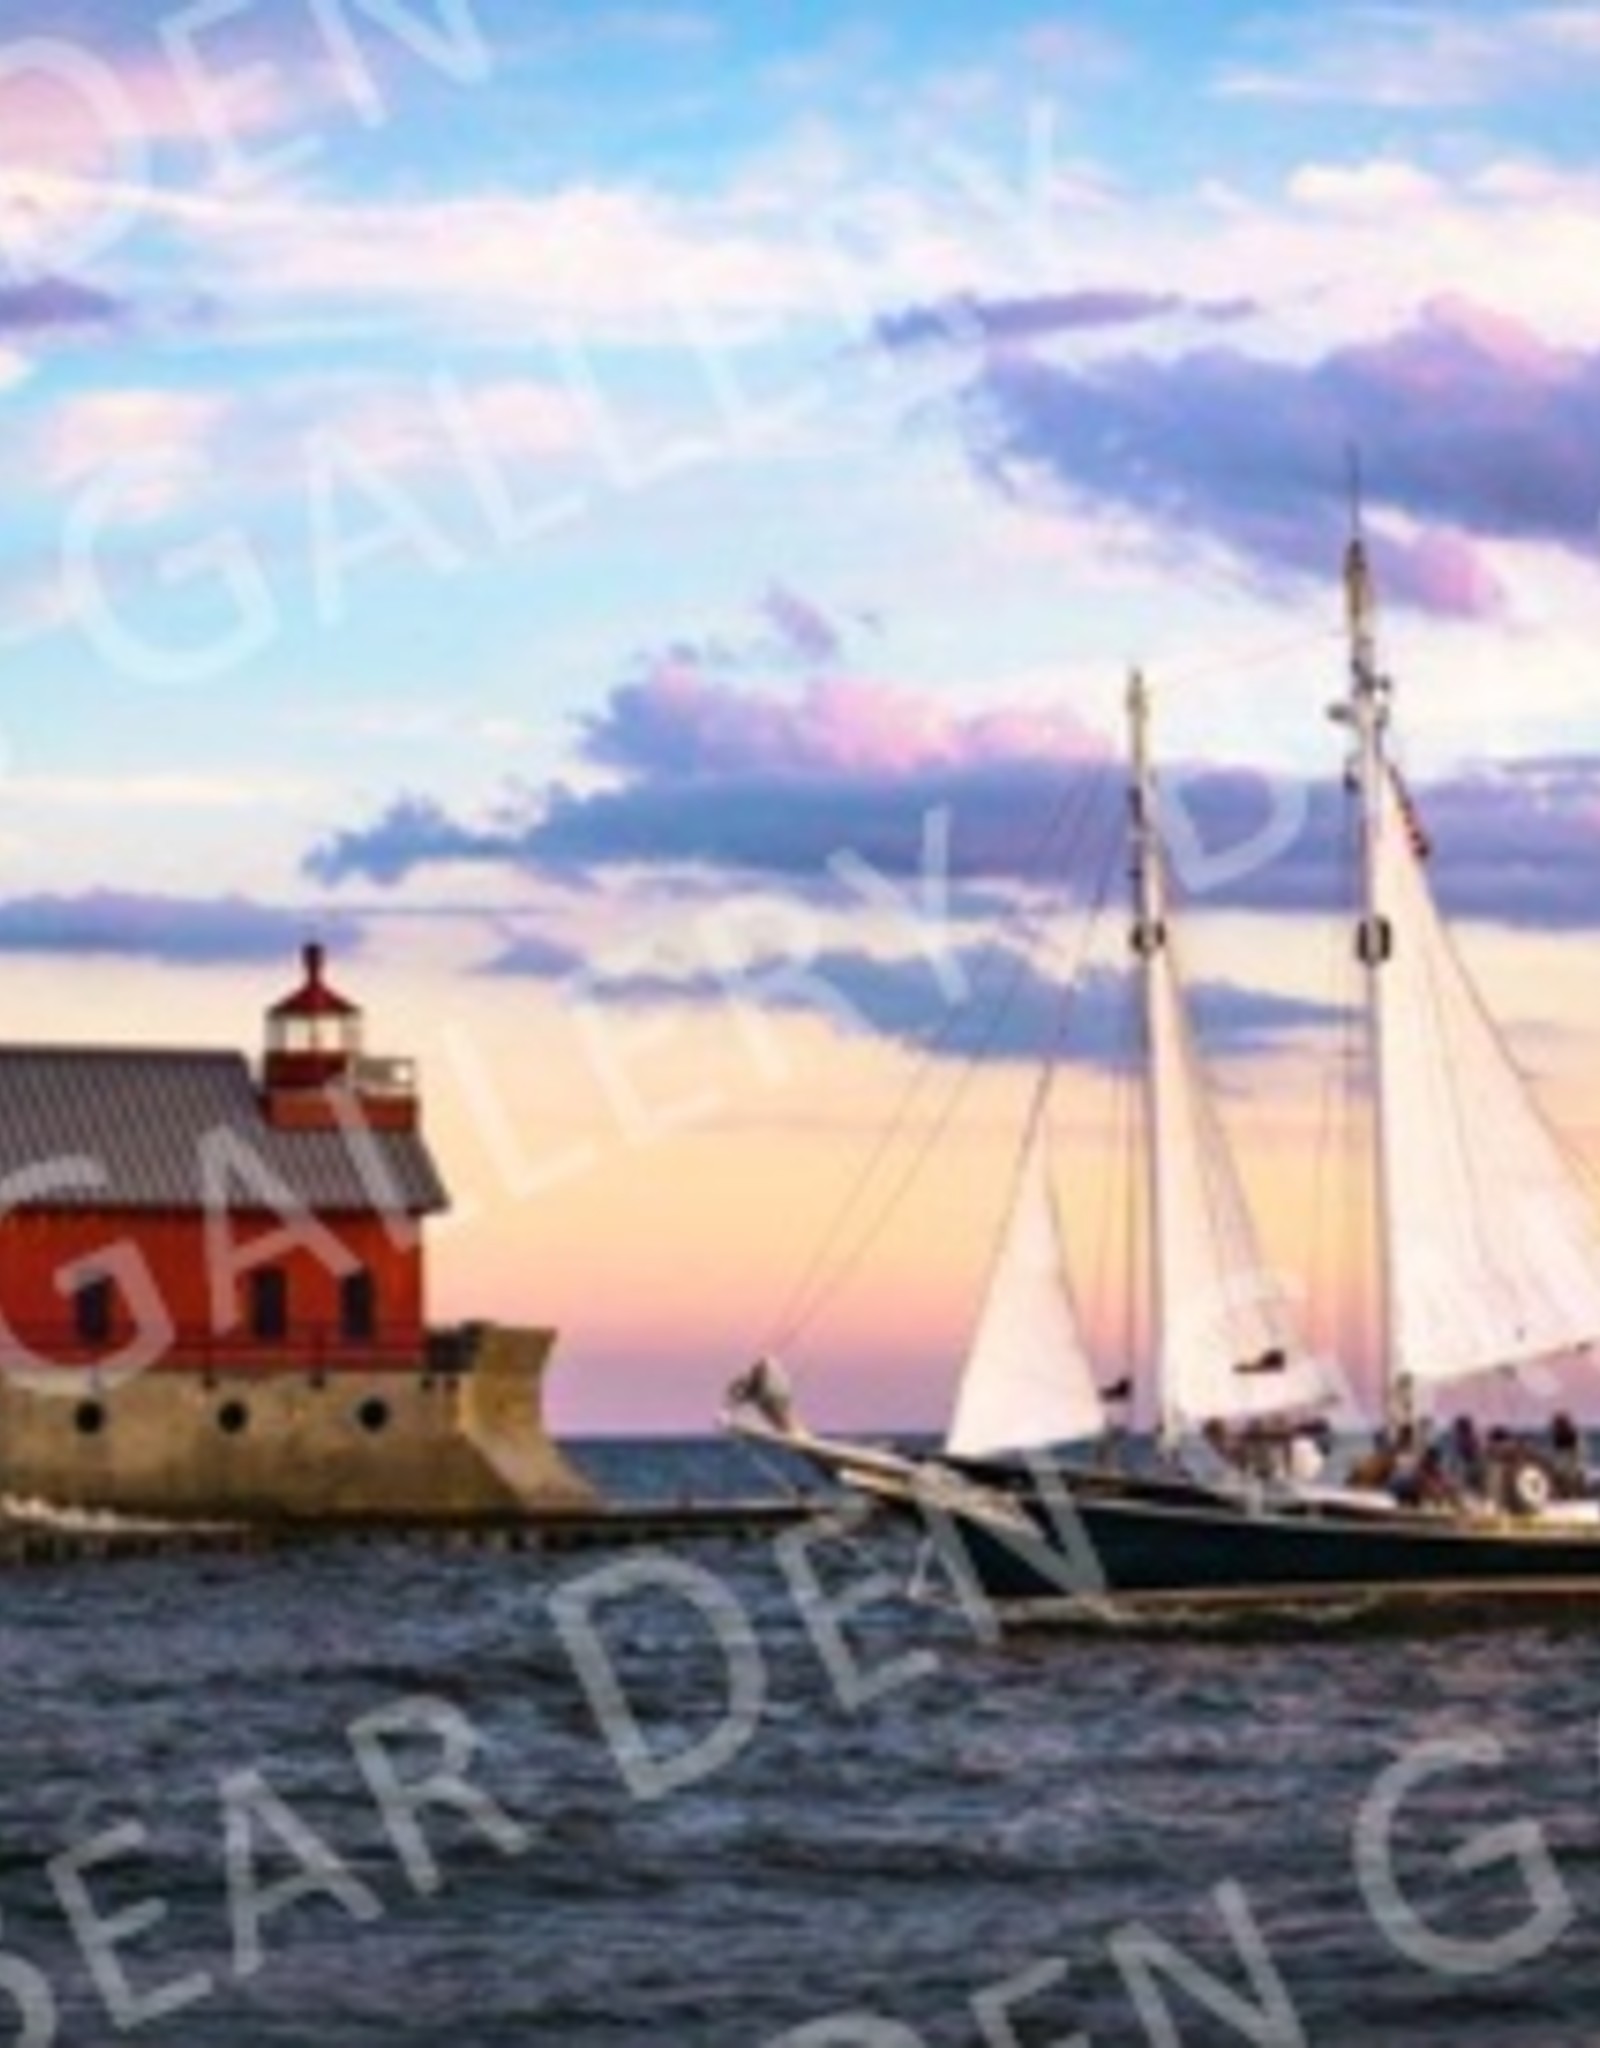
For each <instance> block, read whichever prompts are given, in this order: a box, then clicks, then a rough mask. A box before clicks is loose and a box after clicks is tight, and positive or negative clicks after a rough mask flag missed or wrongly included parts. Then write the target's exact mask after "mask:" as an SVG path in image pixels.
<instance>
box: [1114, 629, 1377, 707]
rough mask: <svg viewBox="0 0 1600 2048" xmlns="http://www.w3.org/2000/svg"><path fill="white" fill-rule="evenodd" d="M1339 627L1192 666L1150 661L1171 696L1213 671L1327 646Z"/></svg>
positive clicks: (1263, 664) (1244, 668)
mask: <svg viewBox="0 0 1600 2048" xmlns="http://www.w3.org/2000/svg"><path fill="white" fill-rule="evenodd" d="M1343 638H1344V631H1343V628H1342V627H1335V626H1319V627H1317V628H1316V629H1315V630H1314V631H1312V632H1305V633H1296V634H1295V636H1294V638H1293V639H1292V640H1277V641H1273V642H1270V643H1268V642H1262V643H1261V644H1260V645H1258V646H1255V647H1252V648H1249V649H1247V650H1246V651H1245V652H1243V653H1241V654H1235V655H1232V656H1228V655H1220V656H1217V657H1215V658H1208V659H1207V660H1205V661H1203V662H1196V663H1195V664H1194V666H1193V667H1191V668H1172V669H1169V668H1167V667H1166V666H1165V665H1164V664H1157V663H1152V664H1151V667H1152V669H1155V668H1157V667H1159V669H1160V674H1161V679H1162V689H1163V691H1164V692H1165V693H1166V694H1167V695H1168V696H1170V695H1171V693H1172V692H1173V691H1174V690H1179V689H1182V688H1184V687H1185V686H1186V685H1188V684H1191V683H1202V682H1207V681H1209V680H1210V678H1211V677H1212V676H1215V675H1235V674H1241V673H1247V672H1248V671H1250V670H1252V669H1258V668H1267V667H1269V666H1270V665H1271V664H1273V663H1275V662H1279V661H1282V660H1284V659H1285V657H1286V656H1288V655H1291V654H1301V653H1304V652H1305V651H1306V650H1307V649H1308V648H1311V647H1326V646H1328V645H1329V644H1330V643H1332V642H1334V641H1342V640H1343Z"/></svg>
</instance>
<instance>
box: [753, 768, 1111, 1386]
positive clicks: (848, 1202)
mask: <svg viewBox="0 0 1600 2048" xmlns="http://www.w3.org/2000/svg"><path fill="white" fill-rule="evenodd" d="M1107 765H1108V764H1103V763H1102V764H1095V772H1094V773H1093V774H1092V775H1091V777H1090V779H1089V781H1088V783H1087V785H1086V786H1084V787H1082V788H1079V789H1074V790H1072V791H1071V792H1070V793H1067V794H1064V795H1063V796H1062V798H1061V800H1060V801H1059V803H1058V804H1056V805H1055V806H1054V807H1053V808H1052V810H1051V812H1050V814H1049V817H1048V818H1047V820H1046V823H1045V826H1044V829H1043V830H1042V832H1041V833H1040V834H1039V836H1038V838H1037V840H1036V842H1035V844H1034V846H1033V848H1032V849H1031V850H1030V852H1029V854H1028V856H1027V858H1026V859H1025V860H1024V862H1023V864H1022V865H1023V869H1024V872H1025V874H1026V876H1027V877H1028V878H1029V879H1034V878H1036V877H1037V876H1040V875H1042V874H1043V873H1044V872H1045V869H1046V864H1047V862H1048V860H1049V858H1050V853H1051V847H1052V843H1053V842H1054V841H1055V839H1056V838H1057V837H1058V835H1061V834H1062V833H1063V832H1064V830H1065V828H1066V827H1067V825H1068V823H1069V821H1071V818H1072V812H1073V810H1074V808H1076V809H1077V811H1078V814H1079V815H1078V817H1077V819H1076V821H1074V829H1073V831H1072V832H1071V833H1070V834H1068V844H1067V847H1066V849H1065V851H1064V854H1063V857H1062V865H1066V864H1067V862H1068V860H1069V859H1070V857H1071V856H1072V855H1073V854H1074V853H1075V849H1076V843H1077V841H1078V839H1079V838H1081V837H1082V835H1083V832H1084V831H1085V830H1086V827H1087V821H1088V818H1089V817H1090V816H1091V815H1092V814H1093V811H1094V808H1095V805H1096V802H1097V800H1098V796H1099V790H1100V787H1101V785H1102V784H1103V782H1104V780H1105V775H1106V767H1107ZM1028 914H1029V913H1028V912H1027V910H1026V908H1025V907H1024V906H1019V907H1018V908H1017V909H1016V910H1015V911H1013V912H1012V913H1011V914H1010V915H1009V916H1008V917H1007V918H1006V919H1005V920H1004V922H1003V923H1002V926H1001V929H1000V931H999V932H997V933H996V934H995V935H994V936H993V937H991V938H990V939H989V940H987V941H986V942H985V944H984V946H983V948H982V952H981V955H980V959H981V962H982V965H980V967H979V969H978V971H977V975H976V977H975V978H976V979H979V980H981V979H982V974H983V966H986V965H987V964H988V963H990V962H991V961H995V960H998V959H1000V958H1002V957H1003V954H1004V950H1005V944H1006V941H1007V939H1008V938H1009V937H1010V936H1011V935H1012V933H1013V932H1014V931H1015V930H1016V929H1017V928H1018V927H1020V926H1021V925H1022V924H1023V923H1024V922H1025V921H1026V919H1027V917H1028ZM1026 964H1027V963H1026V961H1025V960H1023V961H1022V962H1021V963H1019V964H1018V965H1017V966H1016V967H1015V969H1014V972H1013V977H1012V981H1011V987H1010V994H1009V995H1008V998H1007V1000H1008V1002H1009V1000H1010V999H1011V996H1014V994H1015V989H1016V986H1017V985H1018V984H1019V983H1020V980H1021V976H1022V973H1023V972H1024V971H1025V968H1026ZM965 1010H966V1005H964V1004H962V1003H951V1004H950V1005H949V1006H948V1008H947V1011H946V1014H945V1016H944V1018H943V1020H942V1022H941V1023H940V1026H939V1029H938V1030H937V1031H936V1032H935V1034H934V1035H933V1037H932V1039H931V1040H930V1041H929V1042H928V1043H927V1044H926V1045H925V1046H924V1047H923V1049H922V1051H921V1053H920V1055H919V1057H918V1059H917V1060H916V1062H915V1063H914V1064H913V1066H912V1069H911V1072H910V1073H909V1075H908V1076H907V1077H906V1080H905V1082H904V1084H903V1086H902V1088H901V1090H900V1093H899V1096H898V1098H897V1100H896V1103H895V1106H894V1109H893V1111H892V1113H891V1114H890V1116H889V1118H888V1120H887V1121H886V1122H885V1123H884V1125H883V1126H882V1127H881V1128H880V1130H879V1132H878V1136H877V1139H876V1141H875V1142H874V1144H873V1146H872V1149H871V1151H870V1153H869V1154H868V1156H867V1159H866V1160H865V1162H864V1163H863V1165H862V1167H861V1169H860V1170H859V1172H858V1173H857V1175H856V1177H855V1180H854V1182H853V1183H852V1185H851V1187H850V1190H849V1192H848V1193H847V1195H846V1197H845V1200H844V1202H843V1204H842V1205H841V1206H840V1208H839V1209H838V1210H837V1211H836V1212H835V1215H834V1218H833V1221H832V1223H831V1224H830V1225H829V1227H828V1229H827V1231H826V1232H825V1233H824V1234H823V1237H822V1239H821V1241H820V1242H819V1243H818V1245H817V1246H816V1247H815V1248H814V1249H813V1251H812V1253H811V1256H810V1257H809V1259H808V1260H807V1262H806V1264H805V1266H804V1267H803V1268H802V1269H801V1272H800V1273H799V1275H798V1276H797V1277H796V1280H795V1282H794V1284H793V1286H792V1287H791V1288H790V1290H789V1294H788V1297H787V1298H786V1300H785V1302H784V1305H783V1307H782V1309H781V1311H780V1312H779V1314H778V1316H777V1317H776V1318H775V1320H774V1322H773V1324H772V1325H771V1327H770V1330H769V1334H768V1340H767V1344H766V1347H765V1348H766V1349H767V1350H781V1349H783V1348H784V1347H785V1346H787V1345H788V1344H790V1343H791V1342H792V1341H793V1340H794V1338H796V1337H798V1336H799V1335H800V1334H801V1333H802V1332H803V1331H804V1330H805V1329H807V1328H808V1327H809V1326H810V1324H811V1323H812V1322H813V1321H814V1320H815V1318H816V1314H817V1312H818V1307H819V1305H820V1302H821V1300H822V1299H825V1298H826V1297H827V1295H828V1294H830V1293H831V1292H832V1290H831V1288H828V1287H827V1284H826V1283H827V1272H828V1267H829V1265H830V1262H831V1261H832V1259H833V1256H834V1253H835V1250H836V1248H837V1246H838V1245H839V1243H840V1242H841V1241H842V1240H843V1238H844V1237H845V1235H846V1233H847V1231H848V1229H849V1227H850V1223H851V1219H852V1217H853V1216H854V1215H855V1214H856V1212H857V1211H858V1210H859V1209H860V1208H861V1207H862V1206H863V1205H864V1204H865V1203H866V1200H867V1198H868V1195H869V1194H870V1192H871V1189H872V1186H873V1184H874V1183H875V1181H876V1180H877V1179H878V1177H879V1173H880V1169H881V1168H882V1166H883V1164H884V1162H885V1160H886V1159H887V1158H888V1156H889V1154H890V1152H891V1150H892V1148H893V1146H894V1143H895V1141H896V1140H897V1139H898V1137H899V1135H900V1133H901V1132H902V1130H904V1129H905V1128H906V1127H907V1126H908V1125H909V1124H910V1121H911V1113H912V1108H913V1105H914V1102H915V1100H916V1097H917V1096H918V1095H919V1093H921V1091H922V1090H923V1088H924V1086H925V1084H927V1083H928V1082H929V1081H930V1080H931V1078H932V1076H933V1075H934V1074H935V1073H936V1072H937V1071H938V1066H939V1062H940V1060H941V1058H942V1057H943V1056H944V1055H945V1052H946V1050H947V1047H948V1044H949V1041H950V1040H951V1039H952V1038H953V1037H954V1035H955V1033H956V1032H957V1030H958V1029H959V1028H960V1027H961V1026H962V1024H963V1023H964V1022H965V1021H966V1017H965V1014H964V1012H965Z"/></svg>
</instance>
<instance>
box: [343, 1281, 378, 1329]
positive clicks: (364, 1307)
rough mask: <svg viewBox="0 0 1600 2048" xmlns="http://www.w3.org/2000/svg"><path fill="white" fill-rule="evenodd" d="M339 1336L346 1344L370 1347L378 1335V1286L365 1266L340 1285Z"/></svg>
mask: <svg viewBox="0 0 1600 2048" xmlns="http://www.w3.org/2000/svg"><path fill="white" fill-rule="evenodd" d="M339 1334H340V1336H341V1337H343V1339H344V1341H345V1342H346V1343H347V1344H370V1343H371V1342H372V1340H373V1338H374V1337H376V1336H377V1334H378V1285H377V1282H376V1280H375V1279H374V1278H373V1276H372V1274H371V1272H370V1271H369V1270H368V1268H367V1267H365V1266H363V1267H362V1269H361V1271H360V1272H359V1273H346V1274H345V1276H344V1278H343V1279H342V1280H341V1281H340V1282H339Z"/></svg>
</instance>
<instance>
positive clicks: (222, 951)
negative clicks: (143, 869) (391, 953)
mask: <svg viewBox="0 0 1600 2048" xmlns="http://www.w3.org/2000/svg"><path fill="white" fill-rule="evenodd" d="M312 934H316V935H317V936H319V937H321V938H324V939H326V940H327V941H328V942H329V943H331V944H334V945H337V946H338V947H339V948H340V949H341V950H343V951H350V950H353V949H354V948H355V947H356V946H358V945H359V944H360V941H361V929H360V926H359V924H357V923H356V921H355V920H354V919H353V918H351V917H349V916H347V915H344V914H340V913H334V914H331V915H330V914H328V913H325V912H322V911H317V912H315V913H313V912H309V911H304V910H285V909H279V908H277V907H275V906H272V905H268V904H262V903H255V902H252V901H251V900H250V899H248V898H247V897H243V896H216V897H177V896H144V895H134V894H131V893H129V892H127V891H123V890H117V889H93V890H89V891H87V892H86V893H85V894H83V895H79V896H15V897H12V898H10V899H9V900H7V901H0V953H55V954H82V955H108V956H115V957H119V958H123V959H134V960H161V961H166V962H169V963H172V964H174V965H186V966H195V967H213V966H225V965H228V964H229V963H231V962H237V961H254V960H262V961H267V960H290V959H292V957H293V955H294V952H295V949H296V948H297V947H298V946H299V945H300V944H301V943H302V942H303V941H304V940H305V939H306V938H307V937H308V936H309V935H312Z"/></svg>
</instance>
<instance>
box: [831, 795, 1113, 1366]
mask: <svg viewBox="0 0 1600 2048" xmlns="http://www.w3.org/2000/svg"><path fill="white" fill-rule="evenodd" d="M1107 788H1114V789H1117V790H1118V791H1120V789H1121V780H1120V774H1119V775H1118V777H1117V778H1116V779H1114V780H1113V779H1112V778H1111V777H1109V776H1102V777H1100V778H1098V779H1097V782H1096V785H1095V789H1094V792H1093V794H1094V795H1096V796H1098V795H1099V794H1100V793H1101V792H1103V791H1104V790H1105V789H1107ZM1120 850H1121V849H1120V846H1113V847H1111V848H1109V849H1108V852H1107V855H1106V862H1105V871H1104V872H1103V874H1102V875H1101V877H1100V882H1099V885H1098V887H1097V889H1096V893H1095V900H1094V903H1093V906H1092V911H1091V915H1090V917H1089V919H1088V920H1087V925H1086V931H1085V935H1084V943H1083V945H1082V946H1081V947H1080V948H1079V951H1078V961H1077V965H1076V966H1075V968H1074V971H1073V973H1072V975H1071V976H1069V977H1066V985H1067V990H1068V997H1069V1000H1070V994H1071V990H1072V987H1073V985H1074V984H1075V982H1076V979H1077V974H1078V971H1079V970H1080V969H1081V965H1082V962H1083V959H1084V957H1085V956H1086V955H1087V953H1088V951H1089V949H1090V947H1091V946H1092V944H1093V941H1094V938H1095V936H1096V934H1097V932H1098V929H1099V922H1100V918H1101V915H1102V913H1103V912H1104V909H1105V899H1106V896H1107V894H1108V892H1109V886H1110V877H1111V872H1112V870H1113V868H1114V867H1115V866H1116V864H1117V857H1118V854H1119V853H1120ZM1029 964H1030V963H1029V961H1028V960H1027V958H1026V957H1025V956H1024V957H1022V958H1020V959H1018V960H1017V961H1015V962H1014V963H1013V967H1012V973H1011V976H1010V979H1009V985H1008V987H1007V990H1006V993H1005V996H1004V998H1003V999H1002V1001H1001V1003H1000V1005H999V1006H998V1007H997V1009H996V1010H995V1012H994V1013H993V1014H992V1015H991V1017H990V1019H989V1023H988V1026H987V1028H986V1030H985V1033H984V1036H983V1039H982V1041H981V1043H980V1044H979V1045H978V1046H977V1047H976V1048H974V1050H973V1051H972V1052H970V1053H969V1054H968V1056H967V1058H966V1060H965V1062H964V1063H963V1066H962V1070H961V1073H960V1075H959V1076H958V1078H957V1080H956V1084H955V1086H954V1087H953V1088H952V1089H951V1091H950V1095H949V1097H948V1099H947V1100H946V1102H945V1105H944V1107H943V1109H942V1110H941V1111H940V1113H939V1115H938V1116H937V1117H936V1118H935V1120H934V1122H933V1123H932V1124H931V1125H930V1126H929V1128H928V1129H927V1130H926V1131H925V1132H924V1133H923V1138H922V1142H921V1144H920V1145H918V1146H917V1148H916V1150H915V1151H914V1152H913V1154H912V1156H911V1158H910V1159H909V1160H908V1161H907V1162H906V1164H905V1165H904V1166H903V1167H902V1169H901V1171H900V1173H899V1175H898V1176H897V1177H896V1178H895V1180H894V1182H893V1183H892V1184H891V1186H890V1188H889V1191H888V1193H887V1195H886V1196H885V1198H884V1199H883V1200H882V1201H881V1202H880V1204H879V1205H878V1208H877V1210H876V1212H875V1213H874V1214H873V1216H872V1217H871V1219H870V1220H869V1221H868V1222H867V1224H866V1226H865V1227H864V1229H863V1230H862V1231H861V1232H860V1233H859V1235H858V1237H857V1239H856V1242H855V1243H854V1245H853V1246H852V1247H851V1249H850V1251H849V1253H848V1255H847V1256H846V1257H845V1258H844V1259H842V1260H841V1261H840V1262H839V1265H838V1266H837V1268H836V1269H835V1272H834V1273H833V1275H832V1277H831V1278H830V1280H829V1282H828V1284H827V1286H826V1287H824V1288H822V1289H820V1290H819V1291H818V1292H817V1293H816V1294H815V1296H814V1297H813V1299H812V1301H811V1302H810V1304H809V1305H808V1307H807V1309H806V1313H805V1316H804V1318H803V1319H802V1320H801V1321H800V1322H798V1323H797V1324H796V1326H795V1330H794V1334H795V1335H798V1334H800V1332H801V1331H803V1330H804V1329H806V1328H808V1327H809V1326H810V1324H811V1323H812V1322H814V1321H815V1319H816V1317H817V1316H818V1315H819V1314H820V1313H821V1312H822V1310H823V1309H824V1308H825V1307H826V1306H827V1304H828V1303H829V1302H831V1301H833V1300H834V1299H836V1298H837V1296H838V1294H839V1293H840V1291H841V1290H842V1289H843V1288H844V1287H845V1286H846V1285H847V1284H848V1283H849V1281H850V1279H851V1278H852V1277H853V1275H854V1274H855V1272H856V1271H857V1269H858V1268H859V1266H860V1264H861V1261H862V1259H863V1258H864V1257H865V1256H866V1254H867V1252H868V1250H869V1249H870V1248H871V1246H872V1244H873V1243H874V1242H875V1241H876V1239H877V1236H878V1234H879V1232H880V1231H881V1230H882V1229H883V1228H884V1226H885V1224H886V1223H887V1222H888V1220H889V1218H890V1217H891V1216H892V1215H893V1214H894V1212H895V1210H896V1209H897V1208H898V1207H899V1205H900V1203H901V1202H902V1201H903V1200H904V1198H905V1195H906V1193H907V1191H908V1190H909V1189H910V1188H911V1186H912V1185H913V1184H914V1183H915V1181H916V1180H917V1179H918V1177H919V1176H920V1174H921V1173H922V1170H923V1168H924V1166H925V1165H926V1163H927V1160H928V1158H929V1157H930V1155H931V1154H932V1152H933V1151H934V1149H935V1147H936V1146H937V1145H938V1144H939V1143H940V1142H941V1141H942V1139H943V1138H944V1135H945V1133H946V1131H947V1130H948V1129H949V1128H950V1125H951V1124H952V1123H953V1122H954V1120H955V1115H956V1112H957V1110H958V1109H959V1108H960V1106H961V1104H962V1102H963V1101H964V1100H965V1099H966V1096H967V1094H968V1092H969V1090H970V1089H971V1086H972V1084H973V1081H974V1079H975V1078H976V1076H977V1074H978V1073H979V1072H980V1071H981V1070H982V1069H983V1067H984V1066H985V1065H986V1063H987V1061H988V1058H989V1056H990V1054H991V1053H992V1052H993V1050H994V1047H995V1045H996V1043H997V1042H998V1039H999V1034H1000V1030H1001V1028H1002V1027H1003V1025H1004V1023H1005V1021H1006V1018H1007V1017H1008V1016H1009V1014H1010V1011H1011V1006H1012V1004H1013V1002H1014V1001H1015V999H1016V994H1017V991H1018V989H1019V988H1020V987H1021V985H1022V980H1023V977H1024V975H1025V974H1026V973H1027V970H1028V967H1029Z"/></svg>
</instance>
